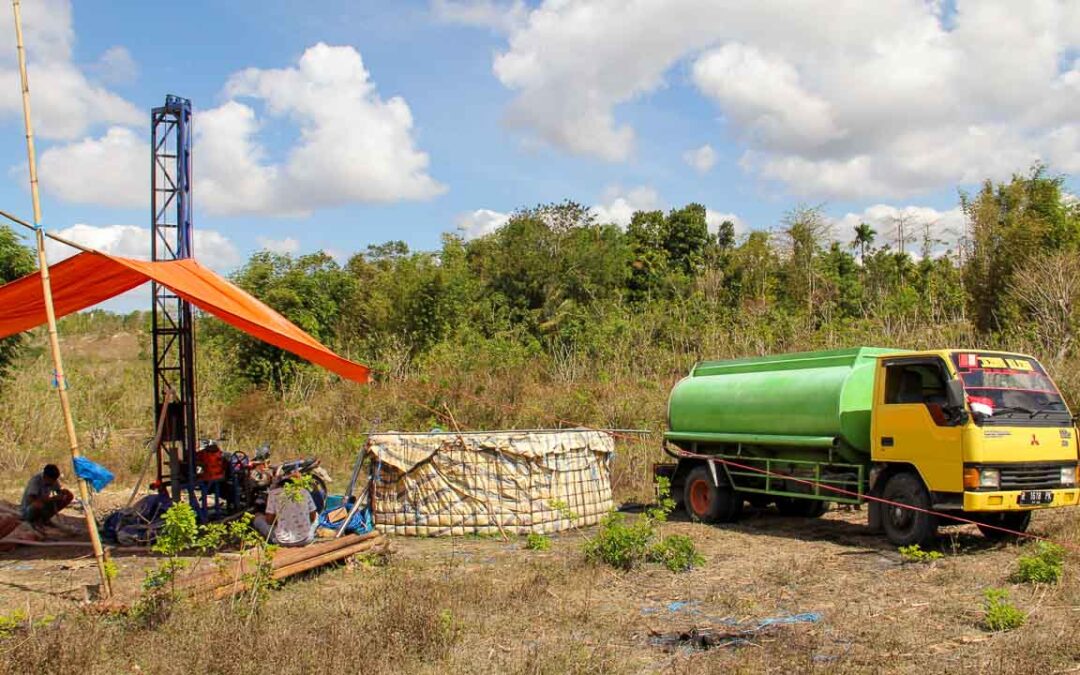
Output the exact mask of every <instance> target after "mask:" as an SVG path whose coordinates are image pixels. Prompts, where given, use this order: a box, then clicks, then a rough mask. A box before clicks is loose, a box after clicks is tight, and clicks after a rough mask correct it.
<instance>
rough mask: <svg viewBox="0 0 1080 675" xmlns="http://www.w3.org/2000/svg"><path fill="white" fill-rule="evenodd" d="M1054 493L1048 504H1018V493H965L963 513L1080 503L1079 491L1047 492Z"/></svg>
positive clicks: (1029, 509) (1032, 508)
mask: <svg viewBox="0 0 1080 675" xmlns="http://www.w3.org/2000/svg"><path fill="white" fill-rule="evenodd" d="M1048 492H1053V493H1054V499H1053V501H1051V502H1050V503H1049V504H1020V503H1019V500H1020V491H1019V490H1017V491H1010V492H965V493H964V510H965V511H1031V510H1034V509H1053V508H1058V507H1061V506H1076V505H1077V503H1078V502H1080V489H1077V488H1069V489H1067V490H1048Z"/></svg>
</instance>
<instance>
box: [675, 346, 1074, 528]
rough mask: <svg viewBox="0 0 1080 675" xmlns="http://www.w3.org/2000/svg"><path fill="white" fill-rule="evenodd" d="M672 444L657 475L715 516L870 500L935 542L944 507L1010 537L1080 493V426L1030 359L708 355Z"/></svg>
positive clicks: (871, 508)
mask: <svg viewBox="0 0 1080 675" xmlns="http://www.w3.org/2000/svg"><path fill="white" fill-rule="evenodd" d="M664 444H665V449H666V450H667V452H668V454H669V455H671V456H672V457H673V458H675V459H676V460H677V462H675V463H667V464H661V465H657V467H656V472H657V474H659V475H664V476H666V477H668V478H669V479H670V481H671V486H672V494H673V495H674V496H675V498H676V501H677V502H681V504H682V505H683V506H684V507H685V509H686V511H687V512H688V513H689V515H690V516H691V517H692V518H694V519H697V520H702V521H706V522H731V521H734V520H736V519H738V517H739V514H740V513H741V511H742V509H743V505H744V502H746V501H749V502H750V503H752V504H755V505H757V506H767V505H769V504H775V505H776V507H777V508H778V509H779V511H780V512H781V513H783V514H785V515H788V516H799V517H807V518H813V517H818V516H821V515H822V514H824V513H825V512H826V510H827V509H828V505H829V503H830V502H836V503H848V504H859V503H862V502H864V501H868V502H869V504H868V508H867V514H868V519H869V524H870V527H871V528H872V529H873V530H875V531H881V530H884V533H885V535H886V536H887V537H888V539H889V541H890V542H892V543H893V544H894V545H897V546H907V545H911V544H921V545H924V546H925V545H929V544H930V543H932V541H933V539H934V537H935V535H936V532H937V527H938V523H939V521H942V522H947V519H942V518H940V517H939V516H936V515H934V514H935V513H945V514H948V513H951V514H955V515H958V516H960V517H963V518H966V519H969V520H972V521H975V522H976V523H977V524H978V525H979V529H980V530H982V532H983V534H984V535H985V536H987V537H990V538H1004V537H1007V536H1009V535H1008V534H1007V533H1006V532H1003V531H1002V529H1004V530H1011V531H1013V532H1023V531H1024V530H1026V528H1027V526H1028V523H1029V521H1030V519H1031V512H1032V511H1034V510H1035V509H1046V508H1059V507H1066V506H1076V505H1077V501H1078V499H1080V490H1078V489H1077V483H1076V479H1077V475H1076V474H1077V463H1078V459H1080V457H1078V445H1077V434H1076V429H1075V420H1074V418H1073V416H1072V413H1070V411H1069V408H1068V406H1067V405H1066V404H1065V401H1064V400H1063V399H1062V397H1061V394H1060V393H1059V392H1058V389H1057V387H1056V386H1055V385H1054V383H1053V381H1052V380H1051V379H1050V377H1049V375H1047V373H1046V371H1045V370H1044V369H1043V367H1042V365H1040V364H1039V362H1038V361H1037V360H1036V359H1034V358H1032V357H1030V356H1025V355H1022V354H1007V353H1002V352H994V351H978V350H934V351H919V352H914V351H897V350H895V349H880V348H870V347H862V348H857V349H845V350H838V351H823V352H809V353H799V354H785V355H780V356H766V357H761V358H747V359H737V360H731V361H705V362H702V363H698V364H697V365H696V366H694V368H693V370H692V371H691V372H690V374H689V375H688V376H687V377H685V378H683V379H682V380H681V381H679V383H678V384H676V385H675V388H674V389H673V390H672V392H671V396H670V399H669V402H668V431H667V432H666V434H665V441H664ZM868 496H869V497H871V498H877V499H880V500H884V501H885V502H887V504H883V503H882V502H880V501H877V500H875V499H869V500H868V499H867V497H868ZM905 507H914V508H905ZM998 528H1001V529H998Z"/></svg>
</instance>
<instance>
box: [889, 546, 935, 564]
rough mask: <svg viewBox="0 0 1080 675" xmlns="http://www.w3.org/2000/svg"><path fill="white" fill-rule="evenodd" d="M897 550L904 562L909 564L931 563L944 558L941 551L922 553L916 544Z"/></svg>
mask: <svg viewBox="0 0 1080 675" xmlns="http://www.w3.org/2000/svg"><path fill="white" fill-rule="evenodd" d="M897 550H899V551H900V557H901V558H902V559H903V560H904V562H910V563H932V562H934V561H935V560H941V559H942V558H944V557H945V554H944V553H942V552H941V551H924V550H922V547H921V546H919V545H918V544H912V545H911V546H901V547H900V548H899V549H897Z"/></svg>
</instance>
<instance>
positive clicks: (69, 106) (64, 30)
mask: <svg viewBox="0 0 1080 675" xmlns="http://www.w3.org/2000/svg"><path fill="white" fill-rule="evenodd" d="M21 7H22V18H23V36H24V38H25V43H26V46H27V47H26V49H27V62H28V69H29V71H30V91H31V94H32V97H33V113H34V131H35V133H36V134H38V135H39V136H41V137H42V138H45V139H66V140H71V139H75V138H78V137H80V136H82V135H83V134H85V133H86V132H87V131H88V130H89V129H90V128H91V127H92V126H94V125H97V124H140V123H142V121H143V120H144V119H145V114H144V113H142V112H140V111H139V110H138V109H137V108H136V107H135V106H133V105H132V104H131V103H129V102H128V101H125V100H124V99H123V98H122V97H120V96H118V95H117V94H115V93H113V92H111V91H109V90H108V89H107V88H106V87H104V86H102V85H101V84H100V83H95V82H93V81H92V80H91V79H89V78H88V77H87V76H86V74H85V73H84V72H83V69H81V68H80V67H79V66H78V65H77V64H76V63H75V62H74V61H73V57H72V47H73V45H74V42H75V31H74V29H73V28H72V19H71V3H70V2H68V1H67V0H42V1H41V2H28V3H23V4H22V5H21ZM14 32H15V28H14V17H13V14H12V12H10V11H8V12H0V35H4V36H11V35H14ZM114 49H115V48H114ZM114 49H110V50H109V51H107V52H106V53H105V55H103V57H102V58H103V59H105V60H107V61H111V62H113V64H114V66H115V65H116V62H117V60H118V58H120V57H118V53H117V52H115V51H114ZM125 53H126V52H125ZM110 54H111V56H110ZM128 57H129V59H130V55H128ZM104 79H107V78H104ZM0 117H5V118H10V119H21V117H22V88H21V86H20V83H19V69H18V62H17V60H16V53H15V49H14V47H13V46H12V45H10V44H8V45H7V48H6V49H3V50H0ZM144 168H145V167H144Z"/></svg>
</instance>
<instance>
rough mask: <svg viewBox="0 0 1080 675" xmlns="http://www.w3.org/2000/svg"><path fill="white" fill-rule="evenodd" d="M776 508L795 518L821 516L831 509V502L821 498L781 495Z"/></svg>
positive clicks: (783, 513) (781, 513)
mask: <svg viewBox="0 0 1080 675" xmlns="http://www.w3.org/2000/svg"><path fill="white" fill-rule="evenodd" d="M776 508H777V510H779V511H780V515H784V516H792V517H795V518H820V517H821V516H823V515H825V512H826V511H828V510H829V502H825V501H821V500H820V499H797V498H795V497H779V498H777V500H776Z"/></svg>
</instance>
